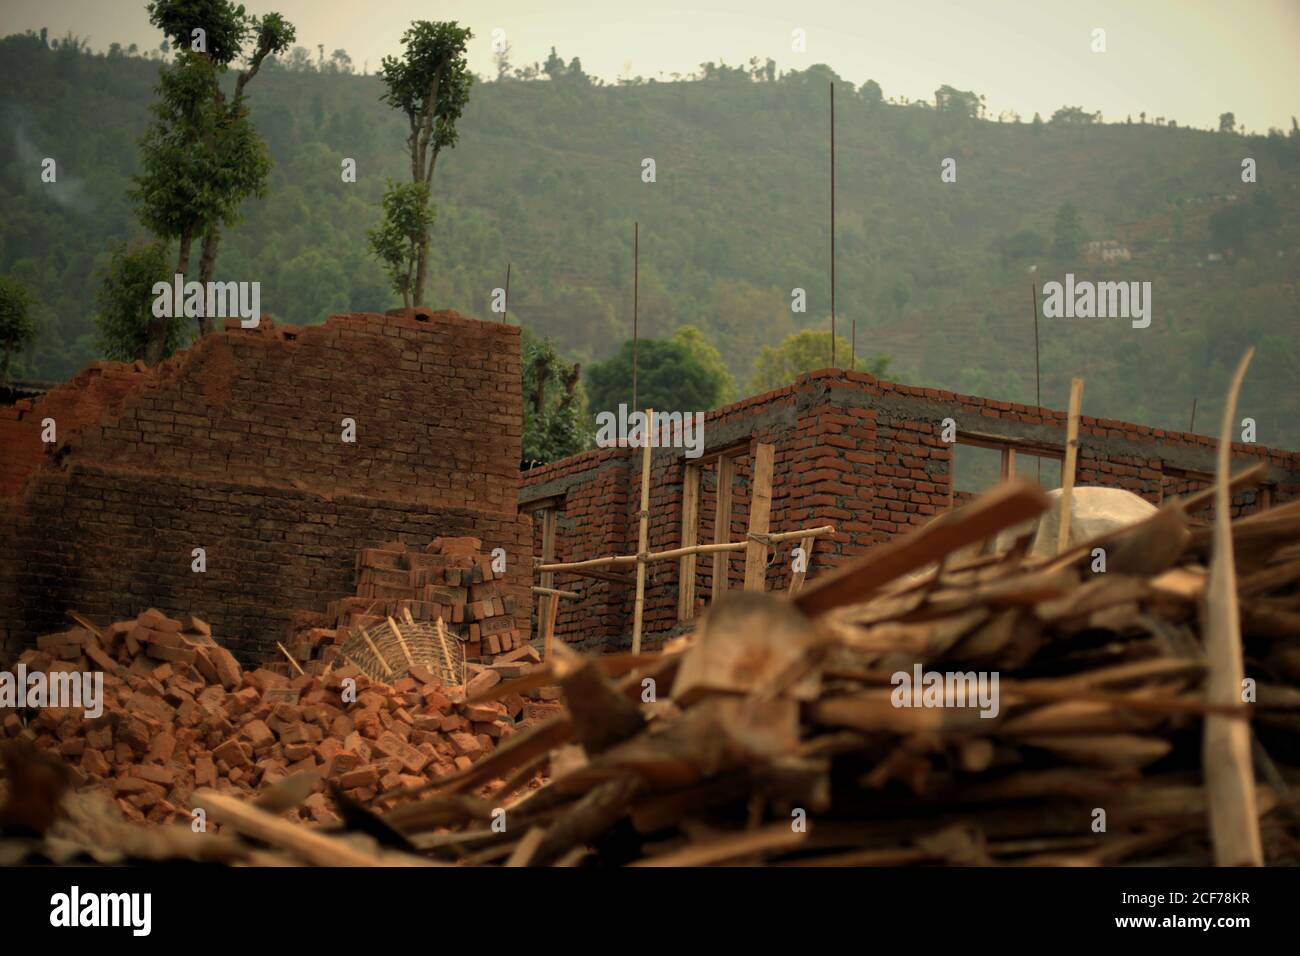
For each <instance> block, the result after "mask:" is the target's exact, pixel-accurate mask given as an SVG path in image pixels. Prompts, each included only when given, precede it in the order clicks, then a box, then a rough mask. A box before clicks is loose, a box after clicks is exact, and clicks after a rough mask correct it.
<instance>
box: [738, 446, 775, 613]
mask: <svg viewBox="0 0 1300 956" xmlns="http://www.w3.org/2000/svg"><path fill="white" fill-rule="evenodd" d="M775 457H776V448H775V446H773V445H770V444H766V443H764V442H760V443H759V444H758V446H757V447H756V448H755V449H754V480H753V484H752V486H751V487H752V489H753V490H752V492H751V494H750V497H749V543H748V545H747V546H746V548H745V590H746V591H761V590H763V585H764V583H765V582H766V579H767V545H766V544H765V543H763V542H762V541H755V540H754V539H753V536H754V535H766V534H767V532H768V528H769V524H770V522H771V517H772V464H773V461H774V460H775Z"/></svg>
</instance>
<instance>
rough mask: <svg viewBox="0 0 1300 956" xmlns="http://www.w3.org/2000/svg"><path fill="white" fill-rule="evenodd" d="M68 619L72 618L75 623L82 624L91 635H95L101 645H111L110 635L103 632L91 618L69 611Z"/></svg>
mask: <svg viewBox="0 0 1300 956" xmlns="http://www.w3.org/2000/svg"><path fill="white" fill-rule="evenodd" d="M68 617H70V618H72V619H73V620H74V621H76V622H77V623H78V624H80V625H81V626H82V627H84V628H85V629H86V630H88V631H89V632H90V633H91V634H94V635H95V636H96V637H97V638H99V640H100V642H101V643H103V644H108V643H109V640H108V635H107V634H105V633H104V632H103V630H102V629H101V628H100V627H99V625H97V624H96V623H95V622H94V621H92V620H91V619H90V618H88V617H86V616H85V615H84V614H80V613H78V612H77V611H68Z"/></svg>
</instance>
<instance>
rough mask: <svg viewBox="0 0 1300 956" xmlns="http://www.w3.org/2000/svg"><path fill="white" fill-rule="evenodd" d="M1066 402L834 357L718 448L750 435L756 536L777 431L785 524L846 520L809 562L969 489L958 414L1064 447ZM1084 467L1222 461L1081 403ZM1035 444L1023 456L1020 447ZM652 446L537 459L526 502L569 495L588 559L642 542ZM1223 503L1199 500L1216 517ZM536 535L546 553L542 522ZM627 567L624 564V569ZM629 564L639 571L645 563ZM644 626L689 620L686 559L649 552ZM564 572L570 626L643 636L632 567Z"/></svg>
mask: <svg viewBox="0 0 1300 956" xmlns="http://www.w3.org/2000/svg"><path fill="white" fill-rule="evenodd" d="M1066 417H1067V416H1066V413H1065V412H1063V411H1059V410H1054V409H1046V408H1036V407H1032V406H1027V405H1017V404H1014V403H1010V402H1001V401H994V400H992V399H983V398H978V397H975V396H969V395H958V394H955V393H952V392H945V391H940V390H938V389H922V388H912V387H909V386H906V385H900V384H897V383H894V382H886V381H881V380H878V379H875V378H873V377H872V376H870V375H867V374H863V373H854V372H847V371H843V370H834V369H825V370H822V371H819V372H813V373H810V374H808V375H805V376H803V377H801V378H800V379H799V380H798V381H797V382H796V383H795V384H794V385H792V386H790V387H788V388H784V389H778V390H776V391H773V392H768V393H766V394H763V395H758V396H754V397H752V398H749V399H746V400H744V401H742V402H738V403H735V404H733V405H728V406H726V407H724V408H721V409H718V410H716V411H713V412H710V413H708V414H707V415H706V417H705V436H704V437H705V458H704V460H705V461H707V460H708V458H709V456H711V455H713V454H715V453H717V452H720V451H724V450H734V449H742V450H743V452H742V455H741V457H739V458H738V459H737V460H736V461H737V469H736V479H735V483H734V489H733V504H732V522H731V538H730V540H733V541H737V540H741V539H743V537H744V534H745V530H746V527H747V522H748V500H749V482H750V477H751V476H750V467H751V463H752V447H753V445H754V444H755V443H758V442H768V443H771V444H772V445H774V447H775V465H774V469H773V488H772V514H771V522H770V530H771V532H772V533H779V532H786V531H794V530H798V529H801V528H807V527H813V526H819V525H824V524H832V525H834V526H835V527H836V529H837V533H836V534H835V536H834V537H833V538H819V539H818V540H817V544H816V547H815V550H814V554H813V562H812V566H811V570H810V572H809V574H810V577H813V576H815V575H816V574H817V572H818V571H825V570H827V569H828V568H831V567H834V566H836V565H838V564H839V563H841V562H843V561H845V560H847V559H849V558H851V557H853V556H856V555H859V554H862V553H863V552H865V551H866V550H867V549H868V548H870V547H871V546H872V545H874V544H878V543H879V542H881V541H885V540H887V539H888V538H890V537H892V536H893V535H896V534H900V533H904V532H906V531H907V530H909V529H911V528H915V527H917V526H920V525H923V524H925V523H926V522H928V521H930V520H932V519H933V518H934V517H935V516H936V515H938V514H940V513H941V512H943V511H945V510H947V509H948V507H949V506H950V501H952V502H954V503H955V504H957V505H960V504H962V503H963V502H964V501H966V500H969V497H971V496H970V495H968V494H964V493H962V492H960V491H959V492H956V494H955V495H954V494H952V473H953V447H952V445H949V444H946V443H945V442H943V441H942V440H941V438H940V434H941V431H942V423H943V420H944V419H945V418H952V419H953V420H954V421H955V423H956V425H957V431H958V436H959V440H961V438H962V436H968V437H974V436H981V435H983V436H987V435H997V436H1000V437H1003V438H1008V439H1013V440H1015V441H1018V442H1022V443H1026V445H1028V446H1032V447H1038V448H1057V449H1059V448H1061V447H1062V446H1063V445H1064V442H1065V427H1066ZM1079 444H1080V448H1079V461H1078V471H1077V482H1078V483H1079V484H1087V485H1107V486H1112V487H1121V488H1127V489H1130V490H1132V491H1134V492H1136V493H1137V494H1140V495H1142V496H1143V497H1144V498H1146V499H1148V500H1149V501H1151V502H1153V503H1155V504H1159V503H1160V501H1162V500H1163V498H1164V497H1165V496H1172V495H1176V494H1185V493H1187V492H1188V491H1194V490H1196V489H1197V488H1199V487H1204V485H1205V480H1206V478H1207V476H1208V475H1210V474H1212V473H1213V470H1214V449H1215V442H1214V440H1213V439H1211V438H1208V437H1205V436H1202V435H1191V434H1185V433H1177V432H1167V431H1164V430H1161V429H1153V428H1147V427H1145V426H1141V425H1134V424H1130V423H1126V422H1117V421H1112V420H1109V419H1096V418H1092V417H1089V416H1082V417H1081V419H1080V427H1079ZM1233 458H1234V461H1235V462H1238V467H1243V466H1244V464H1245V463H1246V462H1248V461H1252V460H1262V461H1266V462H1267V463H1268V464H1269V468H1270V473H1269V480H1270V486H1269V493H1270V494H1271V495H1272V500H1273V501H1274V502H1275V503H1276V502H1279V501H1285V500H1288V499H1290V498H1293V497H1295V496H1297V494H1300V460H1298V459H1297V455H1296V453H1294V452H1287V451H1279V450H1276V449H1270V448H1266V447H1263V446H1260V445H1244V444H1238V445H1234V446H1233ZM1022 460H1024V459H1022ZM687 461H688V460H687V459H686V458H685V457H684V453H683V452H682V451H681V450H679V449H667V448H664V449H655V450H654V452H653V455H652V465H651V496H650V497H651V504H650V515H651V517H650V532H649V547H650V550H651V551H663V550H668V549H671V548H676V547H680V546H681V542H682V528H681V502H682V483H683V475H684V468H685V465H686V464H687ZM640 468H641V451H640V450H639V449H630V448H615V449H601V450H599V451H595V452H588V453H586V454H583V455H578V456H575V457H573V458H568V459H565V460H564V461H560V462H556V463H553V464H551V465H547V466H544V467H541V468H535V469H532V470H530V471H528V472H526V473H525V474H524V482H523V490H522V492H521V495H520V504H521V507H520V510H521V511H524V512H530V511H531V510H532V509H533V508H534V507H535V506H536V505H539V504H542V505H552V504H553V505H554V506H555V507H556V508H557V514H558V520H557V535H556V538H557V541H556V558H557V560H559V561H577V560H582V559H586V558H594V557H602V556H606V555H611V554H633V553H635V552H636V549H637V508H638V507H639V501H640V498H639V495H640ZM702 478H703V480H702V482H701V496H700V523H699V526H698V528H699V530H698V541H699V543H702V544H703V543H708V542H711V541H712V540H713V520H714V514H715V511H714V509H715V507H716V500H717V498H716V477H715V473H714V471H713V466H708V468H707V469H706V471H705V472H704V474H703V476H702ZM1257 499H1258V493H1257V491H1255V490H1253V489H1252V490H1247V491H1244V492H1241V493H1240V494H1238V495H1237V496H1235V497H1234V504H1233V511H1234V514H1242V513H1245V512H1248V511H1251V510H1253V509H1255V508H1256V507H1257V506H1258V500H1257ZM1211 514H1212V512H1211V510H1210V509H1206V510H1203V511H1202V512H1200V513H1199V514H1198V516H1197V517H1199V518H1208V517H1209V516H1210V515H1211ZM796 544H797V542H786V543H783V544H781V545H780V546H779V548H777V549H774V551H773V552H769V553H770V554H773V558H772V560H771V562H770V563H769V565H768V569H767V578H766V584H767V587H768V588H769V589H780V590H784V589H786V588H788V587H789V584H790V579H791V575H792V567H791V551H792V549H793V547H794V546H795V545H796ZM533 548H534V550H535V551H537V552H538V553H540V548H541V538H540V530H539V526H537V525H535V527H534V539H533ZM712 563H713V562H712V557H711V556H710V555H701V556H699V558H698V559H697V572H696V603H697V606H701V607H702V606H703V605H705V604H706V603H707V600H708V597H709V595H710V593H711V584H712V581H711V579H712ZM731 569H732V570H731V582H732V586H733V587H738V586H740V584H741V582H742V581H743V573H744V555H743V552H736V553H734V556H733V558H732V561H731ZM611 570H614V569H611ZM616 573H618V574H621V575H624V576H625V577H626V579H627V581H629V582H630V581H631V580H632V576H633V573H634V569H632V568H619V569H616ZM646 581H647V589H646V605H645V618H644V634H645V642H646V643H647V644H648V645H649V646H654V645H655V644H656V643H659V642H661V641H662V640H663V639H664V638H666V637H667V636H669V635H670V634H672V633H673V632H674V631H675V630H676V629H678V622H677V599H678V590H679V582H678V564H677V562H676V561H669V562H656V563H654V564H651V565H649V567H648V573H647V577H646ZM556 585H557V586H558V587H563V588H567V589H570V590H575V591H577V592H578V593H579V594H581V595H582V597H581V599H580V600H578V601H565V602H563V603H562V604H561V613H560V614H559V617H558V619H557V633H559V634H560V635H562V636H563V637H564V638H565V639H566V640H570V641H574V642H580V643H584V644H599V645H602V646H604V647H624V646H626V645H627V644H628V643H629V641H630V634H631V629H632V623H631V621H632V607H633V600H634V597H635V593H634V587H633V586H632V585H631V584H630V583H622V584H620V583H614V582H608V581H600V580H594V579H590V578H583V577H577V576H572V575H563V574H561V575H557V576H556Z"/></svg>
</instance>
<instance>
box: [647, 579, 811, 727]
mask: <svg viewBox="0 0 1300 956" xmlns="http://www.w3.org/2000/svg"><path fill="white" fill-rule="evenodd" d="M816 642H817V635H816V630H815V628H814V627H813V625H812V623H811V622H810V621H809V620H808V619H807V618H806V617H805V616H804V615H802V614H801V613H799V611H798V610H796V609H795V607H794V605H792V604H791V603H790V602H789V601H787V600H785V599H784V598H781V597H777V596H776V595H772V594H766V593H763V592H745V593H742V594H734V595H730V596H728V597H727V598H724V599H723V600H721V601H719V602H717V603H715V604H714V605H713V606H712V607H710V608H709V610H708V613H706V614H705V615H704V616H703V618H701V620H700V624H699V626H698V628H697V630H696V635H695V643H694V644H692V645H691V646H690V647H689V648H687V649H686V651H685V653H684V655H683V658H682V665H681V668H680V669H679V670H678V672H677V680H676V682H675V683H674V684H673V691H672V697H673V700H674V701H676V702H677V704H679V705H680V706H688V705H690V704H692V703H694V702H695V701H697V700H699V699H700V698H702V697H706V696H709V695H711V694H748V693H750V692H752V691H755V690H757V689H758V688H759V687H760V686H763V685H764V684H765V683H767V682H768V681H771V680H774V679H776V678H777V677H779V676H780V675H781V674H782V673H783V672H784V671H785V670H786V669H787V668H789V667H790V666H792V665H794V664H795V663H796V662H797V661H798V660H800V659H801V658H803V656H804V655H805V653H806V652H807V651H808V650H809V648H811V647H812V646H813V645H814V644H815V643H816ZM791 693H792V694H793V695H794V696H795V697H796V698H797V699H799V700H811V699H813V698H814V697H816V695H817V682H816V680H815V679H814V680H810V681H804V682H802V683H800V684H799V685H797V687H795V688H792V689H791Z"/></svg>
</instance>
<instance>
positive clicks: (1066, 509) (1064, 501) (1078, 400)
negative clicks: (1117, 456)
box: [1056, 378, 1083, 554]
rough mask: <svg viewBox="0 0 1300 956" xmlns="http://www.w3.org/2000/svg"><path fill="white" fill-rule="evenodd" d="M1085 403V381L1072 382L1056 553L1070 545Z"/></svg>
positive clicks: (1072, 380) (1062, 468)
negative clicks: (1081, 413)
mask: <svg viewBox="0 0 1300 956" xmlns="http://www.w3.org/2000/svg"><path fill="white" fill-rule="evenodd" d="M1082 402H1083V379H1081V378H1075V379H1071V380H1070V413H1069V419H1068V424H1067V425H1066V432H1065V463H1064V464H1063V465H1061V501H1060V505H1061V519H1060V523H1059V524H1058V525H1057V532H1056V552H1057V554H1060V553H1061V552H1062V551H1064V550H1066V548H1068V547H1069V545H1070V503H1071V501H1072V499H1073V498H1074V469H1075V467H1076V465H1077V464H1078V460H1079V406H1080V404H1082Z"/></svg>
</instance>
